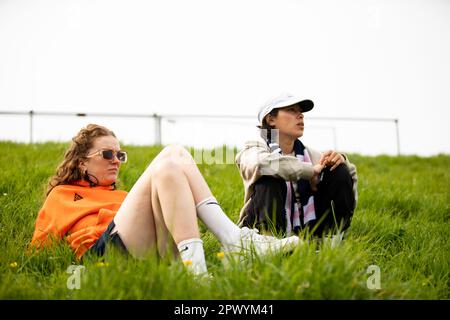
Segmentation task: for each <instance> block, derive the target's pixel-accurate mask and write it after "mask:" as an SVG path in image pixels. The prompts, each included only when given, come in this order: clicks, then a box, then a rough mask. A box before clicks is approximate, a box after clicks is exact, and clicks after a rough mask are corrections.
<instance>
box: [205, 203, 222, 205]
mask: <svg viewBox="0 0 450 320" xmlns="http://www.w3.org/2000/svg"><path fill="white" fill-rule="evenodd" d="M209 204H217V205H219V204H218V203H217V202H208V203H207V204H206V205H209Z"/></svg>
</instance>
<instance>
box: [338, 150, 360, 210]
mask: <svg viewBox="0 0 450 320" xmlns="http://www.w3.org/2000/svg"><path fill="white" fill-rule="evenodd" d="M341 154H342V156H343V157H344V159H345V165H346V166H347V168H348V171H349V172H350V176H351V177H352V180H353V194H354V195H355V208H356V205H357V204H358V174H357V172H356V166H355V165H354V164H353V163H351V162H350V161H349V160H348V157H347V155H346V154H344V153H341Z"/></svg>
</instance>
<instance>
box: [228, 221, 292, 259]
mask: <svg viewBox="0 0 450 320" xmlns="http://www.w3.org/2000/svg"><path fill="white" fill-rule="evenodd" d="M299 241H300V239H299V237H297V236H290V237H287V238H282V239H278V238H276V237H272V236H264V235H261V234H259V231H258V230H257V229H249V228H247V227H243V228H241V234H240V238H239V239H237V240H236V242H235V243H231V244H227V245H223V246H222V251H223V253H224V255H225V256H229V255H230V254H231V255H239V256H241V257H243V255H246V254H252V253H255V254H256V255H258V256H264V255H267V254H274V253H278V252H289V251H293V250H294V249H295V247H296V246H297V245H298V243H299Z"/></svg>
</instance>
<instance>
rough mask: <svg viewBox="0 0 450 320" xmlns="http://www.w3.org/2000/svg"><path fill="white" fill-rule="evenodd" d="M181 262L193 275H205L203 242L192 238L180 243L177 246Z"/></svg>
mask: <svg viewBox="0 0 450 320" xmlns="http://www.w3.org/2000/svg"><path fill="white" fill-rule="evenodd" d="M177 247H178V251H179V252H180V256H181V260H182V261H183V263H184V265H185V266H186V268H187V269H188V270H189V271H190V272H192V273H193V274H194V275H198V274H203V273H207V272H208V270H207V268H206V262H205V252H204V250H203V241H202V240H201V239H199V238H192V239H187V240H183V241H181V242H180V243H179V244H178V245H177Z"/></svg>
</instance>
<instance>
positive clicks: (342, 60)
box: [0, 0, 450, 155]
mask: <svg viewBox="0 0 450 320" xmlns="http://www.w3.org/2000/svg"><path fill="white" fill-rule="evenodd" d="M285 91H287V92H291V93H294V94H297V95H301V96H304V97H305V98H310V99H312V100H313V101H314V103H315V108H314V110H313V111H311V112H310V113H308V114H306V115H307V117H306V133H305V137H304V141H305V142H306V143H310V144H311V145H312V146H313V147H314V146H316V147H318V148H319V149H320V148H329V147H333V146H337V147H338V148H339V149H341V150H343V151H353V152H361V153H364V154H376V153H388V154H395V152H396V140H395V139H396V138H395V127H394V126H393V124H383V123H349V122H320V121H316V120H312V119H311V120H309V119H308V118H309V117H320V116H325V117H333V116H338V117H344V116H345V117H377V118H399V120H400V140H401V152H402V153H407V154H411V153H415V154H421V155H431V154H436V153H439V152H445V153H450V144H449V142H448V141H449V137H450V129H449V126H448V125H447V122H448V118H449V117H448V116H449V111H448V110H449V107H450V1H445V0H404V1H400V0H386V1H375V0H353V1H350V0H346V1H333V0H321V1H317V0H316V1H299V0H297V1H296V0H273V1H268V0H264V1H262V0H255V1H242V0H241V1H237V0H227V1H212V0H190V1H182V0H165V1H111V0H102V1H100V0H98V1H95V0H89V1H69V0H54V1H37V0H36V1H31V0H30V1H25V0H10V1H8V0H0V111H14V110H16V111H19V110H20V111H24V110H30V109H34V110H35V111H75V112H111V113H140V114H141V113H145V114H151V113H162V114H180V113H181V114H216V115H217V114H225V115H255V118H256V112H257V109H258V107H259V105H261V103H262V102H264V101H265V100H266V99H267V98H269V97H271V96H273V95H277V94H279V93H280V92H285ZM86 121H87V122H94V121H96V122H99V123H102V124H106V125H109V126H111V129H113V130H114V131H115V132H116V133H117V134H118V135H119V138H120V137H122V138H124V139H123V141H125V142H134V143H145V142H146V141H151V139H152V138H151V136H152V134H153V131H152V130H153V129H152V128H151V125H148V123H149V120H129V119H123V120H121V119H93V120H91V119H89V121H88V120H86V119H74V118H59V119H55V118H46V117H41V119H39V118H38V117H37V118H36V120H35V133H34V136H35V139H36V140H39V139H41V140H45V139H63V140H64V139H66V140H67V139H69V138H70V137H72V136H73V135H74V134H75V133H76V131H77V130H78V129H79V128H80V126H81V125H82V124H84V123H85V122H86ZM236 122H239V121H236ZM254 124H255V123H254V122H252V121H243V122H242V121H241V122H239V124H236V125H235V124H233V125H231V124H229V123H228V124H225V123H224V122H223V121H222V120H221V121H216V122H215V121H209V120H208V121H207V122H206V123H205V122H204V121H203V122H202V121H200V120H196V121H194V122H191V123H188V122H187V121H186V120H184V122H183V121H180V120H179V121H177V122H175V123H174V122H170V123H169V122H164V123H163V129H164V130H163V142H164V143H169V142H181V143H192V142H195V143H194V144H197V145H198V144H200V145H201V144H204V145H206V144H208V143H211V139H213V140H214V142H216V143H222V142H229V143H235V144H238V145H239V144H240V143H241V142H242V141H243V139H244V138H248V137H249V132H250V131H249V130H253V128H254ZM27 125H28V120H27V119H26V118H25V117H17V116H1V115H0V139H14V140H23V141H26V140H27V139H28V127H27ZM333 128H334V130H335V132H336V134H337V136H336V139H337V142H336V141H333V138H332V131H333ZM308 130H309V131H308ZM208 139H209V140H208ZM244 140H245V139H244Z"/></svg>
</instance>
